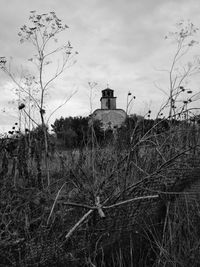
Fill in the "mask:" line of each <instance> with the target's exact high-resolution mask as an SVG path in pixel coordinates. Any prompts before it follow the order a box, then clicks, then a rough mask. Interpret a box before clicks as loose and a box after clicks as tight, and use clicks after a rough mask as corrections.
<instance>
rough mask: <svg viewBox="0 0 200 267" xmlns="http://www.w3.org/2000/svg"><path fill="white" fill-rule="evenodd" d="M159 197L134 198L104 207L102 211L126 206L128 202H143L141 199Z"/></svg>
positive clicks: (157, 196) (155, 196)
mask: <svg viewBox="0 0 200 267" xmlns="http://www.w3.org/2000/svg"><path fill="white" fill-rule="evenodd" d="M159 197H160V196H159V195H152V196H143V197H136V198H132V199H128V200H125V201H122V202H119V203H116V204H113V205H110V206H104V207H102V209H111V208H115V207H117V206H121V205H124V204H127V203H129V202H133V201H137V200H143V199H151V198H159Z"/></svg>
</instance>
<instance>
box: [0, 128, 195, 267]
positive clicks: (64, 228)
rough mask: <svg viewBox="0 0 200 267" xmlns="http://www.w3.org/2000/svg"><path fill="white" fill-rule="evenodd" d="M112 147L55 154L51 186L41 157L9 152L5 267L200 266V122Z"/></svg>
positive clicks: (3, 220) (1, 229)
mask: <svg viewBox="0 0 200 267" xmlns="http://www.w3.org/2000/svg"><path fill="white" fill-rule="evenodd" d="M115 144H116V143H115ZM115 144H110V146H107V147H106V148H99V147H98V146H96V145H95V144H94V146H93V148H92V149H89V148H87V147H86V148H85V149H84V150H82V151H77V150H76V151H71V152H70V151H68V152H62V153H57V152H55V154H52V155H51V157H49V166H50V178H51V184H50V186H49V187H47V183H46V180H45V179H46V177H45V168H44V163H43V161H42V160H43V159H42V157H40V158H39V157H37V156H34V157H32V158H31V157H29V156H26V155H25V156H24V154H23V155H19V154H18V159H19V158H20V160H21V161H20V163H23V164H22V165H20V166H19V165H18V164H17V163H19V161H18V159H16V161H17V163H16V165H15V168H14V167H13V166H14V165H13V157H10V158H9V157H8V155H6V154H5V153H6V152H5V151H3V150H2V154H1V158H2V170H1V177H0V183H1V208H0V235H1V241H0V252H1V253H0V254H1V266H66V265H67V266H102V267H103V266H186V265H187V266H199V258H198V252H199V234H200V232H199V227H198V224H197V223H196V222H197V221H198V220H199V198H198V193H197V192H196V191H195V188H197V187H196V186H195V187H194V186H193V185H194V184H197V185H198V183H199V181H200V180H199V178H200V177H199V173H200V172H199V169H198V168H199V152H200V151H199V147H198V145H199V129H198V128H194V127H193V126H190V125H187V124H183V125H179V126H176V127H174V128H171V129H170V131H169V132H163V133H160V134H157V133H155V132H154V131H153V130H152V131H149V133H148V134H146V135H145V136H142V137H141V138H140V139H139V141H138V143H137V144H134V145H130V147H129V148H128V149H127V147H126V148H124V149H122V148H120V149H118V147H119V146H116V145H115ZM18 153H21V154H22V153H27V152H26V150H25V149H23V150H20V149H18ZM27 155H28V154H27ZM5 156H6V157H7V163H6V160H5ZM22 156H23V157H22ZM3 157H4V164H3ZM6 164H7V166H6ZM40 170H41V172H40ZM39 178H40V179H41V184H40V181H39ZM189 190H190V191H189ZM191 190H193V191H195V193H194V192H193V191H191ZM186 191H187V192H188V195H187V199H186V198H185V193H184V192H186ZM154 195H156V196H157V197H156V198H153V197H152V198H147V197H146V196H154ZM135 198H137V199H136V200H133V199H135ZM90 210H91V212H89V211H90ZM86 215H87V216H86ZM103 215H105V217H104V216H103ZM74 226H76V227H74ZM66 236H67V237H68V238H67V239H66V238H65V237H66Z"/></svg>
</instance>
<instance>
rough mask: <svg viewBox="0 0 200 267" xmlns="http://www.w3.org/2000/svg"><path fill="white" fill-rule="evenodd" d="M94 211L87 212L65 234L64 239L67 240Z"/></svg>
mask: <svg viewBox="0 0 200 267" xmlns="http://www.w3.org/2000/svg"><path fill="white" fill-rule="evenodd" d="M93 211H94V210H89V211H88V212H87V213H85V214H84V215H83V217H82V218H81V219H80V220H79V221H78V222H77V223H76V224H75V225H74V226H73V227H72V228H71V230H70V231H69V232H68V233H67V234H66V236H65V238H66V239H69V237H70V236H71V235H72V234H73V232H74V231H75V230H76V229H77V228H78V227H79V226H80V225H81V223H82V222H84V221H85V220H86V219H87V217H88V216H89V215H90V214H91V213H92V212H93Z"/></svg>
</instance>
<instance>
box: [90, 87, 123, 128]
mask: <svg viewBox="0 0 200 267" xmlns="http://www.w3.org/2000/svg"><path fill="white" fill-rule="evenodd" d="M101 92H102V96H101V98H100V102H101V109H96V110H95V111H94V112H93V113H92V117H93V120H98V121H100V122H101V123H102V128H103V129H104V130H107V129H112V130H113V129H116V128H119V127H121V125H122V124H123V123H124V121H125V119H126V112H125V111H124V110H123V109H118V108H117V107H116V97H115V96H114V90H112V89H110V88H108V87H107V88H106V89H104V90H102V91H101Z"/></svg>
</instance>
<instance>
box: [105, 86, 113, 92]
mask: <svg viewBox="0 0 200 267" xmlns="http://www.w3.org/2000/svg"><path fill="white" fill-rule="evenodd" d="M103 91H112V92H113V91H114V90H112V89H110V88H108V87H107V88H106V89H104V90H102V92H103Z"/></svg>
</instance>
